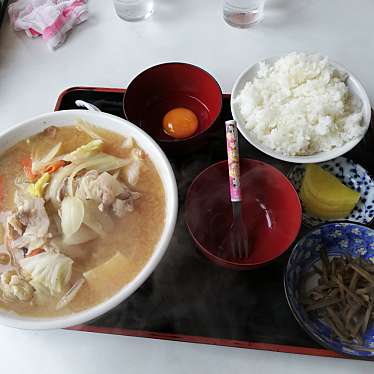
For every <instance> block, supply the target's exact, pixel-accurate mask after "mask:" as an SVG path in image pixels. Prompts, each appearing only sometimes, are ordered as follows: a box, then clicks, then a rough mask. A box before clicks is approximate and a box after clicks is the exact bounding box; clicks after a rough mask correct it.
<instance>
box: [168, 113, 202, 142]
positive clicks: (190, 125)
mask: <svg viewBox="0 0 374 374" xmlns="http://www.w3.org/2000/svg"><path fill="white" fill-rule="evenodd" d="M197 126H198V120H197V117H196V115H195V113H194V112H193V111H191V110H189V109H187V108H175V109H172V110H170V111H169V112H167V113H166V114H165V116H164V118H163V120H162V127H163V129H164V131H165V132H166V134H168V135H169V136H171V137H173V138H176V139H183V138H188V137H190V136H191V135H193V134H194V133H195V132H196V130H197Z"/></svg>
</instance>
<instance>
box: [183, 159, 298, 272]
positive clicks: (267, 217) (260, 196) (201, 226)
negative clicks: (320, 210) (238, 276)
mask: <svg viewBox="0 0 374 374" xmlns="http://www.w3.org/2000/svg"><path fill="white" fill-rule="evenodd" d="M228 175H229V171H228V162H227V160H225V161H221V162H218V163H216V164H213V165H211V166H210V167H208V168H207V169H205V170H204V171H203V172H201V173H200V174H199V175H198V176H197V177H196V178H195V179H194V181H193V182H192V184H191V186H190V188H189V190H188V192H187V199H186V224H187V228H188V231H189V233H190V235H191V237H192V238H193V240H194V242H195V243H196V245H197V247H198V248H199V249H200V251H201V252H202V253H203V254H204V255H205V256H206V257H208V258H209V259H210V260H211V261H213V262H214V263H216V264H218V265H221V266H224V267H229V268H235V269H254V268H257V267H260V266H263V265H265V264H267V263H269V262H271V261H273V260H275V259H276V258H277V257H279V256H280V255H282V254H283V253H284V252H285V251H286V250H287V249H288V248H289V247H290V245H291V244H292V242H293V241H294V240H295V239H296V237H297V234H298V232H299V230H300V226H301V205H300V201H299V198H298V195H297V193H296V191H295V189H294V188H293V186H292V184H291V183H290V182H289V180H288V179H287V178H286V177H285V176H284V175H283V174H282V173H281V172H280V171H279V170H278V169H276V168H274V167H273V166H270V165H269V164H266V163H264V162H262V161H258V160H252V159H245V158H242V159H240V186H241V214H242V218H243V221H244V225H245V227H246V228H247V230H248V240H249V241H250V243H249V248H248V256H243V255H241V256H240V255H239V254H236V255H233V254H232V252H231V249H229V248H227V246H226V245H223V243H226V242H227V237H228V235H229V231H230V230H231V229H232V224H233V220H234V217H233V209H232V202H231V199H230V185H229V183H228Z"/></svg>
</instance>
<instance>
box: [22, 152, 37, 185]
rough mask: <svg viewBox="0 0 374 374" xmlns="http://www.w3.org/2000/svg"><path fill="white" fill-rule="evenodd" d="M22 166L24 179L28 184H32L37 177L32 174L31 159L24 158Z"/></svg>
mask: <svg viewBox="0 0 374 374" xmlns="http://www.w3.org/2000/svg"><path fill="white" fill-rule="evenodd" d="M21 163H22V166H23V171H24V172H25V175H26V178H27V179H28V180H29V181H30V182H34V181H35V180H36V179H37V178H38V176H37V175H36V174H34V173H33V172H32V160H31V157H28V158H25V159H23V160H22V161H21Z"/></svg>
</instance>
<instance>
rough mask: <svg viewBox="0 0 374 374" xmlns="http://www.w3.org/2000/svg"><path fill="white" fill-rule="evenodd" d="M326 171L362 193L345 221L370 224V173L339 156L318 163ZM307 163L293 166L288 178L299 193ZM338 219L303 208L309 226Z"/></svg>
mask: <svg viewBox="0 0 374 374" xmlns="http://www.w3.org/2000/svg"><path fill="white" fill-rule="evenodd" d="M318 165H319V166H321V167H322V168H323V169H325V170H326V171H328V172H330V173H331V174H333V175H335V176H336V177H337V178H338V179H340V181H341V182H342V183H344V184H345V185H346V186H348V187H350V188H352V189H354V190H356V191H357V192H359V193H360V194H361V197H360V200H359V201H358V203H357V204H356V206H355V208H354V209H353V211H352V212H351V214H350V215H349V216H348V217H343V218H342V220H344V221H347V220H348V221H352V222H358V223H364V224H368V223H370V222H371V221H373V219H374V180H373V178H372V177H371V176H370V175H369V173H368V172H367V171H366V170H365V169H364V168H363V167H362V166H361V165H359V164H356V163H355V162H353V161H351V160H349V159H347V158H345V157H338V158H336V159H334V160H330V161H326V162H322V163H320V164H318ZM304 173H305V164H302V165H296V166H295V167H294V168H292V170H291V172H290V173H289V175H288V178H289V179H290V181H291V182H292V184H293V186H294V187H295V189H296V191H297V193H299V192H300V188H301V183H302V181H303V178H304ZM301 204H302V202H301ZM329 221H337V220H336V219H334V220H327V219H321V218H317V217H313V216H311V215H309V214H308V213H306V212H305V210H304V209H303V222H304V223H306V224H307V225H309V226H315V225H319V224H321V223H324V222H329Z"/></svg>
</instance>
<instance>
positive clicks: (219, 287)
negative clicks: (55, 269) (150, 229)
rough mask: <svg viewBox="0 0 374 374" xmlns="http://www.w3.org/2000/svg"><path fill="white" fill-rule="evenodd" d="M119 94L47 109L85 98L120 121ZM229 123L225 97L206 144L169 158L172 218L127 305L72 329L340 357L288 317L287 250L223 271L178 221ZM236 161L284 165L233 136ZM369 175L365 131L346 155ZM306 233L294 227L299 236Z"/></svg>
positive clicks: (104, 91)
mask: <svg viewBox="0 0 374 374" xmlns="http://www.w3.org/2000/svg"><path fill="white" fill-rule="evenodd" d="M124 92H125V90H124V89H113V88H95V87H73V88H70V89H67V90H65V91H64V92H63V93H62V94H61V95H60V96H59V98H58V101H57V104H56V107H55V110H65V109H77V107H76V105H75V100H78V99H80V100H85V101H88V102H90V103H91V104H94V105H96V106H97V107H98V108H99V109H101V110H102V111H104V112H108V113H111V114H115V115H117V116H119V117H124V114H123V110H122V102H123V94H124ZM227 119H231V112H230V95H224V100H223V110H222V115H221V118H220V120H219V121H218V123H217V124H216V125H215V131H213V132H211V134H209V137H210V138H209V142H208V144H209V145H208V146H205V147H204V149H203V150H201V151H197V152H196V151H194V153H193V154H190V155H188V154H184V155H183V156H179V157H176V156H170V155H168V156H169V159H170V162H171V164H172V166H173V169H174V172H175V175H176V179H177V183H178V189H179V204H180V205H179V214H178V221H177V225H176V228H175V233H174V236H173V238H172V241H171V243H170V246H169V249H168V251H167V252H166V255H165V257H164V258H163V260H162V261H161V262H160V264H159V265H158V267H157V268H156V270H155V271H154V273H153V274H152V276H151V277H150V278H149V279H148V280H147V281H146V282H145V283H144V284H143V286H142V287H140V288H139V289H138V290H137V291H136V292H135V293H134V294H133V295H132V296H131V297H130V298H129V299H127V300H126V301H125V302H123V303H122V304H120V305H119V306H118V307H117V308H115V309H114V310H112V311H110V312H108V313H107V314H105V315H104V316H102V317H100V318H98V319H96V320H95V321H92V322H90V323H88V324H85V325H80V326H77V327H74V328H73V329H75V330H83V331H92V332H102V333H109V334H122V335H130V336H142V337H151V338H158V339H169V340H179V341H186V342H195V343H206V344H216V345H225V346H233V347H242V348H254V349H264V350H271V351H281V352H289V353H302V354H310V355H318V356H333V357H342V356H340V355H339V354H337V353H335V352H332V351H330V350H327V349H324V348H322V347H320V346H319V345H318V344H317V343H315V342H314V341H313V340H312V339H311V338H310V337H309V336H308V335H307V334H306V333H305V332H304V331H303V330H302V329H301V327H300V326H299V325H298V323H297V322H296V320H295V319H294V317H293V315H292V313H291V311H290V309H289V307H288V304H287V301H286V298H285V294H284V290H283V270H284V267H285V265H286V262H287V259H288V256H289V252H290V251H287V252H286V253H285V254H284V255H283V256H281V257H280V258H278V259H277V260H276V261H274V262H273V263H271V264H269V265H267V266H266V267H263V268H260V269H256V270H250V271H235V270H228V269H224V268H221V267H218V266H217V265H215V264H213V263H211V262H209V261H208V260H207V259H206V258H205V257H203V256H202V255H201V254H200V253H199V252H198V251H197V250H196V248H195V246H194V243H193V241H192V239H191V238H190V236H189V234H188V232H187V229H186V226H185V222H184V199H185V196H186V191H187V188H188V186H189V185H190V184H191V182H192V180H193V178H194V177H195V176H196V175H197V174H198V173H199V172H200V171H202V170H203V169H205V168H206V167H207V166H209V165H211V164H212V163H215V162H216V161H219V160H224V159H226V143H225V131H224V126H223V122H224V120H227ZM240 153H241V156H242V157H249V158H254V159H260V160H262V161H265V162H268V163H270V164H272V165H274V166H275V167H277V168H279V169H280V170H281V171H282V172H284V173H286V174H287V172H288V171H289V169H290V168H291V167H292V164H289V163H286V162H282V161H279V160H276V159H273V158H271V157H269V156H266V155H264V154H263V153H261V152H260V151H258V150H257V149H255V148H253V147H252V146H250V145H249V144H248V143H247V142H246V141H245V140H244V138H243V137H240ZM348 157H350V158H352V159H353V160H355V161H356V162H359V163H360V164H361V165H362V166H364V167H365V168H366V169H367V170H368V171H369V172H374V142H373V139H372V134H371V132H370V131H369V132H368V134H367V136H366V137H365V139H364V140H363V141H362V142H361V143H360V144H359V145H358V146H357V147H356V148H355V149H354V150H353V151H352V152H350V153H349V154H348ZM305 229H306V228H302V232H303V231H304V230H305Z"/></svg>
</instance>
